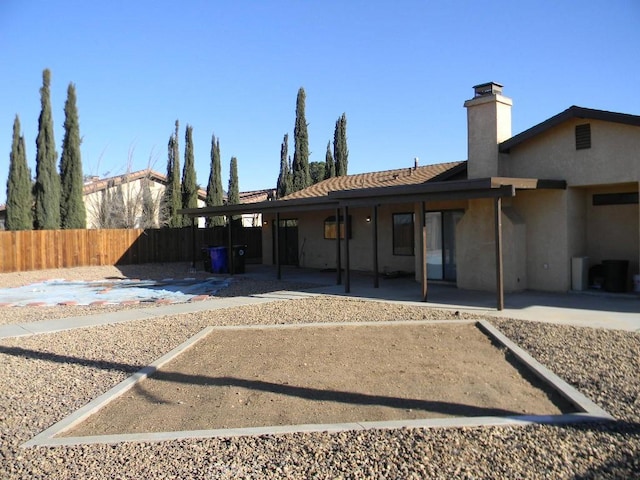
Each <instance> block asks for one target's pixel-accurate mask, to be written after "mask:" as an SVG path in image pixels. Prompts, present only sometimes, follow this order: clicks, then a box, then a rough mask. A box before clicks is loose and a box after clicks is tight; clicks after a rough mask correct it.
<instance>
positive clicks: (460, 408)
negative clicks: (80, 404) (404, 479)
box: [0, 346, 521, 417]
mask: <svg viewBox="0 0 640 480" xmlns="http://www.w3.org/2000/svg"><path fill="white" fill-rule="evenodd" d="M0 353H3V354H6V355H12V356H16V357H23V358H27V359H35V360H43V361H48V362H55V363H61V364H71V365H81V366H83V367H89V368H98V369H102V370H115V371H120V372H125V373H135V372H136V371H138V370H140V369H141V368H143V367H145V366H146V365H130V364H126V363H120V362H109V361H102V360H90V359H86V358H79V357H73V356H69V355H60V354H56V353H48V352H39V351H36V350H29V349H25V348H21V347H6V346H0ZM150 378H154V379H156V380H160V381H166V382H175V383H183V384H189V385H206V386H218V387H220V386H234V387H240V388H246V389H250V390H256V391H263V392H270V393H274V394H280V395H287V396H293V397H298V398H303V399H306V400H314V401H329V402H338V403H347V404H353V405H380V406H386V407H391V408H397V409H413V410H423V411H428V412H434V413H441V414H447V415H453V416H463V417H478V416H518V415H521V414H520V413H519V412H515V411H510V410H503V409H499V408H485V407H478V406H474V405H466V404H461V403H453V402H442V401H429V400H420V399H410V398H400V397H389V396H381V395H369V394H362V393H354V392H345V391H336V390H322V389H316V388H309V387H297V386H293V385H284V384H277V383H272V382H264V381H261V380H248V379H243V378H235V377H208V376H204V375H188V374H183V373H178V372H164V371H159V372H155V373H153V374H152V375H151V376H150Z"/></svg>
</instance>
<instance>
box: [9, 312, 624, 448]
mask: <svg viewBox="0 0 640 480" xmlns="http://www.w3.org/2000/svg"><path fill="white" fill-rule="evenodd" d="M465 323H466V324H470V323H473V324H475V325H477V326H478V328H480V329H481V330H482V331H483V332H485V333H486V334H487V335H489V336H490V337H493V338H494V339H495V340H496V341H497V342H499V343H500V344H502V345H503V346H504V347H505V348H507V349H508V350H510V351H511V352H512V353H513V354H514V355H515V356H516V358H518V360H519V361H520V362H522V363H523V364H524V365H525V366H526V367H528V368H529V369H530V370H531V371H532V372H533V373H534V374H535V375H536V376H538V377H539V378H540V379H541V380H542V381H544V382H545V383H547V384H548V385H549V386H550V387H551V388H553V389H555V390H557V391H558V393H560V394H561V395H562V396H563V397H564V398H565V399H566V400H568V401H569V402H571V403H572V404H573V405H574V406H576V408H577V409H578V410H580V412H578V413H569V414H562V415H522V416H509V417H445V418H428V419H418V420H394V421H376V422H351V423H336V424H304V425H284V426H265V427H249V428H229V429H212V430H189V431H175V432H146V433H134V434H116V435H96V436H84V437H56V435H60V434H62V433H64V432H65V431H68V430H70V429H71V428H73V427H74V426H75V425H77V424H79V423H81V422H83V421H84V420H86V419H87V418H88V417H89V416H90V415H92V414H94V413H96V412H97V411H99V410H100V409H101V408H103V407H104V406H106V405H107V404H108V403H109V402H111V401H112V400H114V399H116V398H117V397H119V396H120V395H122V394H124V393H125V392H126V391H128V390H129V389H131V388H132V387H133V386H134V385H135V384H136V383H137V382H140V381H142V380H144V379H145V378H146V377H148V376H149V375H152V374H153V373H154V372H155V371H156V370H157V369H159V368H160V367H162V366H163V365H164V364H166V363H167V362H169V361H170V360H172V359H173V358H175V357H177V356H178V355H180V354H181V353H182V352H184V351H186V350H187V349H188V348H190V347H191V346H193V345H195V344H196V343H197V342H198V341H200V340H201V339H203V338H205V337H206V336H207V335H209V334H210V333H211V332H213V331H215V330H250V329H265V328H267V329H285V328H308V327H335V326H381V325H387V326H388V325H419V324H433V325H442V324H465ZM609 420H615V419H614V418H613V417H612V416H611V415H609V414H608V413H607V412H606V411H605V410H603V409H602V408H600V407H599V406H598V405H596V404H595V403H594V402H592V401H591V400H589V399H588V398H587V397H585V396H584V395H583V394H581V393H580V392H578V391H577V390H576V389H575V388H573V387H572V386H571V385H569V384H568V383H567V382H565V381H564V380H562V379H561V378H559V377H558V376H557V375H555V374H554V373H553V372H551V371H550V370H548V369H547V368H546V367H544V366H543V365H542V364H540V363H539V362H538V361H537V360H535V359H534V358H533V357H531V356H530V355H529V354H528V353H527V352H525V351H524V350H523V349H521V348H520V347H518V346H517V345H516V344H515V343H513V342H512V341H511V340H509V339H508V338H507V337H506V336H505V335H504V334H502V332H500V331H499V330H498V329H496V328H495V327H494V326H493V325H491V324H490V323H489V322H487V321H484V320H481V321H476V320H449V321H442V320H436V321H434V320H417V321H416V320H408V321H389V322H339V323H310V324H299V325H295V324H286V325H280V324H278V325H239V326H218V327H216V326H210V327H207V328H205V329H203V330H201V331H200V332H198V333H197V334H196V335H194V336H193V337H191V338H189V339H188V340H187V341H185V342H184V343H182V344H181V345H179V346H178V347H176V348H174V349H173V350H171V351H170V352H169V353H167V354H165V355H164V356H162V357H161V358H160V359H158V360H157V361H156V362H154V363H152V364H151V365H149V366H148V367H145V368H143V369H141V370H139V371H138V372H136V373H135V374H133V375H132V376H130V377H128V378H127V379H125V380H123V381H122V382H120V383H119V384H118V385H116V386H115V387H113V388H112V389H110V390H109V391H108V392H106V393H104V394H103V395H101V396H99V397H97V398H95V399H94V400H92V401H91V402H89V403H88V404H87V405H85V406H84V407H82V408H81V409H79V410H77V411H76V412H74V413H72V414H71V415H69V416H68V417H66V418H65V419H63V420H61V421H60V422H58V423H56V424H54V425H52V426H51V427H49V428H48V429H46V430H44V431H43V432H41V433H40V434H38V435H36V436H35V437H34V438H32V439H31V440H29V441H27V442H25V443H24V444H22V445H21V447H23V448H28V447H35V446H63V445H65V446H70V445H86V444H115V443H121V442H161V441H171V440H182V439H193V438H220V437H225V438H229V437H239V436H258V435H277V434H291V433H309V432H341V431H348V430H371V429H398V428H464V427H467V428H475V427H483V426H516V425H531V424H552V425H559V424H568V423H580V422H601V421H609Z"/></svg>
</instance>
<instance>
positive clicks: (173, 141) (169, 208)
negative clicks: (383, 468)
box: [162, 120, 182, 228]
mask: <svg viewBox="0 0 640 480" xmlns="http://www.w3.org/2000/svg"><path fill="white" fill-rule="evenodd" d="M179 127H180V123H179V122H178V120H176V130H175V133H174V134H172V135H171V137H169V144H168V145H167V151H168V152H167V153H168V159H167V185H166V187H165V189H164V196H163V199H162V204H163V207H162V217H163V224H164V225H166V226H167V227H170V228H175V227H181V226H182V215H178V213H177V212H178V210H179V209H180V208H182V199H181V197H180V194H181V189H180V153H179V150H178V130H179Z"/></svg>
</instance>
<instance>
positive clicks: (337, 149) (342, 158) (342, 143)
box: [333, 113, 349, 177]
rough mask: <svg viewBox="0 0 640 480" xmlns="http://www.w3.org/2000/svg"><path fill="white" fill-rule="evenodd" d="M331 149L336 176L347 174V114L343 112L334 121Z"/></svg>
mask: <svg viewBox="0 0 640 480" xmlns="http://www.w3.org/2000/svg"><path fill="white" fill-rule="evenodd" d="M333 150H334V157H335V162H336V176H338V177H340V176H342V175H347V167H348V163H349V150H348V149H347V116H346V115H345V114H344V113H343V114H342V116H341V117H340V118H339V119H338V120H337V121H336V129H335V132H334V135H333Z"/></svg>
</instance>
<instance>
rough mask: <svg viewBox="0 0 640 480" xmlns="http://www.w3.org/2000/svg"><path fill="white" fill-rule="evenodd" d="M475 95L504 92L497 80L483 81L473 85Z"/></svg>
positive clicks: (482, 95) (481, 95)
mask: <svg viewBox="0 0 640 480" xmlns="http://www.w3.org/2000/svg"><path fill="white" fill-rule="evenodd" d="M473 91H474V97H484V96H486V95H498V94H502V85H500V84H499V83H496V82H488V83H481V84H480V85H474V87H473Z"/></svg>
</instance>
